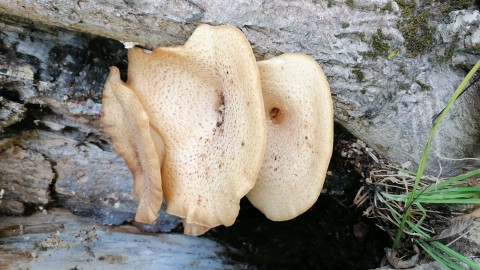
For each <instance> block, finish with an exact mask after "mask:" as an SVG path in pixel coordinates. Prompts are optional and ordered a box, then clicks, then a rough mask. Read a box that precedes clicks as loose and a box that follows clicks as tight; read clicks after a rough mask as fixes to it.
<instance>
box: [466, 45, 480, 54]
mask: <svg viewBox="0 0 480 270" xmlns="http://www.w3.org/2000/svg"><path fill="white" fill-rule="evenodd" d="M465 52H466V53H469V54H475V55H480V45H478V46H475V47H473V48H468V49H466V50H465Z"/></svg>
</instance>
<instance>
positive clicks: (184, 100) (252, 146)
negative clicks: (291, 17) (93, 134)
mask: <svg viewBox="0 0 480 270" xmlns="http://www.w3.org/2000/svg"><path fill="white" fill-rule="evenodd" d="M128 60H129V67H128V81H127V82H126V83H122V82H119V78H118V71H117V70H116V69H115V68H113V69H112V70H111V75H110V76H109V79H108V81H107V83H106V87H105V92H104V95H105V96H104V105H103V106H104V108H103V114H104V115H103V122H104V123H105V124H106V125H107V129H106V132H107V133H108V134H110V136H111V137H112V140H113V142H114V145H115V149H116V150H117V152H119V154H120V155H122V156H123V158H124V159H125V160H126V162H127V164H128V166H129V169H130V170H131V171H132V174H133V175H134V178H135V193H136V194H137V196H139V201H140V203H141V202H142V201H145V203H146V204H147V205H151V206H152V207H150V209H149V210H154V208H155V209H157V207H159V204H158V201H156V199H158V198H161V195H160V194H158V193H159V192H160V193H161V189H158V188H157V189H156V190H155V194H157V195H159V197H157V198H156V199H154V198H152V197H151V196H150V195H151V194H152V193H151V191H149V190H147V189H148V186H150V187H155V185H157V184H158V183H160V182H161V186H162V187H163V197H164V198H165V201H166V204H167V210H166V211H167V213H169V214H172V215H175V216H178V217H181V218H183V219H184V226H185V233H188V234H192V235H198V234H202V233H204V232H205V231H207V230H208V229H209V228H212V227H215V226H219V225H222V224H223V225H225V226H230V225H232V224H233V223H234V221H235V219H236V217H237V215H238V211H239V207H240V206H239V202H240V199H241V198H242V197H243V196H245V195H246V194H247V193H248V192H249V191H250V189H251V188H252V187H253V186H254V184H255V181H256V178H257V176H258V173H259V170H260V167H261V164H262V161H263V156H264V152H265V147H266V126H265V125H266V122H265V114H264V109H263V98H262V92H261V87H260V75H259V71H258V67H257V64H256V62H255V57H254V55H253V52H252V49H251V47H250V44H249V43H248V41H247V39H246V37H245V36H244V35H243V34H242V32H240V31H239V30H238V29H236V28H234V27H230V26H218V27H212V26H208V25H200V26H199V27H198V28H197V29H196V30H195V31H194V33H193V34H192V36H191V37H190V38H189V40H188V41H187V43H186V44H185V45H184V46H179V47H172V48H156V49H154V50H153V51H152V52H151V53H145V52H144V51H143V50H142V49H140V48H132V49H129V50H128ZM115 73H116V74H115ZM111 92H113V93H114V95H115V97H116V98H117V99H116V101H121V102H119V103H120V105H119V104H118V103H115V102H114V101H111V100H112V98H111V94H110V93H111ZM118 93H121V94H118ZM125 93H128V94H125ZM117 94H118V96H122V95H125V96H126V95H128V96H130V99H129V98H126V97H125V98H124V97H123V96H122V99H121V100H120V98H119V97H118V96H117ZM137 99H138V104H137V102H136V101H137ZM122 102H123V103H122ZM140 108H142V109H143V110H144V112H145V113H144V112H143V111H142V110H141V109H140ZM110 110H114V111H113V112H110ZM139 112H140V114H141V116H133V115H135V114H138V113H139ZM140 129H142V130H140ZM150 130H152V131H151V132H150ZM135 134H138V135H139V136H138V137H135V136H134V135H135ZM148 134H150V137H148V136H147V135H148ZM131 135H133V136H131ZM152 138H154V139H152ZM155 142H156V143H155ZM160 142H164V144H165V158H164V159H163V162H162V158H159V157H161V156H162V153H160V152H162V151H163V150H162V149H161V147H160V144H161V143H160ZM123 143H124V144H126V149H124V148H122V146H121V144H123ZM154 144H156V145H157V150H156V151H160V152H157V153H155V155H154V154H153V152H154V150H153V149H154V146H153V145H154ZM147 145H149V146H147ZM147 147H149V149H147ZM142 149H143V150H146V151H147V152H146V153H145V154H141V153H140V152H141V151H142ZM146 155H148V157H153V156H155V157H156V159H154V160H148V162H146V160H147V156H146ZM151 163H157V165H158V166H161V176H160V174H159V173H158V172H157V168H151V167H152V166H153V165H152V164H151ZM160 164H161V165H160ZM153 167H154V166H153ZM150 173H152V174H150ZM153 176H154V177H156V178H158V180H157V182H155V181H153V182H155V183H152V180H153V179H152V178H153ZM160 178H161V179H160ZM145 183H148V184H149V185H145ZM160 200H161V199H160ZM153 206H154V207H153ZM157 210H158V209H157ZM138 211H145V210H144V208H140V206H139V209H138ZM140 216H144V214H143V212H142V214H139V213H137V217H140ZM146 216H147V218H145V219H143V218H142V219H139V220H140V221H147V222H151V221H153V219H152V218H153V216H152V215H150V214H147V215H146Z"/></svg>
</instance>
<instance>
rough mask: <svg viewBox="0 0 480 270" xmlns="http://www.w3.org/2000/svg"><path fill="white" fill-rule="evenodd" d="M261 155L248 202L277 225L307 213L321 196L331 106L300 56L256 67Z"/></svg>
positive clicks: (326, 90)
mask: <svg viewBox="0 0 480 270" xmlns="http://www.w3.org/2000/svg"><path fill="white" fill-rule="evenodd" d="M258 67H259V70H260V77H261V82H262V91H263V98H264V102H265V114H266V117H267V150H266V153H265V160H264V162H263V165H262V168H261V170H260V174H259V176H258V180H257V183H256V184H255V187H254V188H253V189H252V190H251V191H250V192H249V193H248V194H247V198H248V199H249V200H250V202H251V203H252V204H253V205H254V206H255V207H256V208H258V209H259V210H260V211H262V212H263V213H264V214H265V215H266V216H267V217H268V218H269V219H271V220H275V221H283V220H289V219H292V218H295V217H296V216H298V215H300V214H302V213H303V212H305V211H306V210H308V209H309V208H310V207H311V206H312V205H313V204H314V203H315V201H316V200H317V198H318V196H319V195H320V191H321V190H322V186H323V182H324V180H325V176H326V172H327V168H328V164H329V162H330V157H331V154H332V147H333V105H332V98H331V95H330V87H329V85H328V82H327V78H326V77H325V75H324V73H323V71H322V69H321V68H320V66H319V65H318V64H317V62H315V60H313V59H311V58H310V57H308V56H306V55H299V54H284V55H281V56H278V57H275V58H272V59H269V60H265V61H260V62H258Z"/></svg>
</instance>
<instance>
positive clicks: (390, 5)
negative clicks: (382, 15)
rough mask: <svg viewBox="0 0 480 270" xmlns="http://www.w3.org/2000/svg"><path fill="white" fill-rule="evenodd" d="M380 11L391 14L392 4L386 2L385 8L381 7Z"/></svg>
mask: <svg viewBox="0 0 480 270" xmlns="http://www.w3.org/2000/svg"><path fill="white" fill-rule="evenodd" d="M382 11H385V12H393V6H392V2H388V3H387V4H385V6H383V8H382Z"/></svg>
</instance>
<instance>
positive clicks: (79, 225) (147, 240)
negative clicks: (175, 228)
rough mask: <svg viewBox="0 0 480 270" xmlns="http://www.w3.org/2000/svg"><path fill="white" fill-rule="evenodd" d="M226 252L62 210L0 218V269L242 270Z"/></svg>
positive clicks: (212, 245) (197, 240)
mask: <svg viewBox="0 0 480 270" xmlns="http://www.w3.org/2000/svg"><path fill="white" fill-rule="evenodd" d="M27 237H28V241H25V239H26V238H27ZM179 254H181V259H178V258H179ZM226 254H227V250H226V249H225V248H224V247H223V246H221V245H219V244H217V243H216V242H213V241H211V240H208V239H205V238H195V237H189V236H185V235H174V234H169V235H167V234H163V235H151V234H149V233H144V232H141V231H139V230H138V229H137V228H135V227H132V226H119V227H115V228H111V227H103V226H101V225H100V224H96V223H95V222H92V221H91V220H90V219H86V218H82V217H78V216H75V215H72V214H71V213H69V212H68V211H65V210H64V209H52V210H50V211H49V212H48V213H46V212H45V213H41V212H39V213H36V214H34V215H32V216H30V217H27V218H25V217H23V218H15V217H9V218H2V219H1V220H0V269H5V270H7V269H58V267H59V266H60V265H61V267H62V269H100V268H101V269H245V268H246V266H245V265H243V264H238V263H236V262H234V261H232V260H231V259H229V258H228V257H227V256H226Z"/></svg>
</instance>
